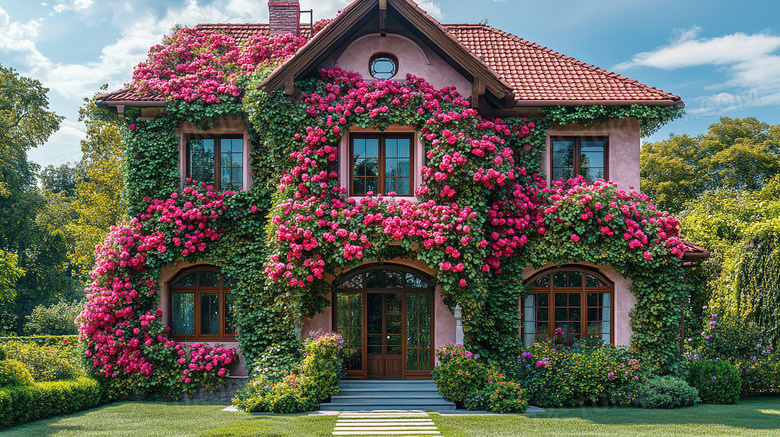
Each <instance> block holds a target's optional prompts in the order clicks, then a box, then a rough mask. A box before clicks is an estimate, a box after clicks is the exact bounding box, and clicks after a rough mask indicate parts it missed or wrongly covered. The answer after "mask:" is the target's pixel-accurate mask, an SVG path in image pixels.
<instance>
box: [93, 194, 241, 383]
mask: <svg viewBox="0 0 780 437" xmlns="http://www.w3.org/2000/svg"><path fill="white" fill-rule="evenodd" d="M231 194H232V193H231V192H226V193H224V194H222V193H216V192H214V191H213V189H212V187H210V186H205V185H201V186H200V187H198V186H187V187H185V189H184V191H183V193H182V194H179V193H173V194H171V197H170V198H169V199H167V200H165V201H162V200H152V201H149V206H148V208H147V210H146V213H145V214H141V215H139V216H138V217H136V218H134V219H133V220H131V221H130V222H129V223H128V224H124V225H118V226H115V227H112V228H111V231H110V232H109V234H108V236H107V237H106V239H105V242H104V243H103V244H102V245H99V246H98V247H97V248H96V250H95V258H96V265H95V269H94V271H93V273H92V277H93V279H94V282H93V283H92V285H91V286H90V287H89V289H88V293H89V294H88V295H87V303H86V305H85V308H84V311H82V313H81V315H80V316H79V318H80V320H81V325H80V328H79V333H80V340H81V341H83V342H86V346H87V347H86V351H85V355H86V356H87V357H89V358H91V359H92V364H93V365H94V367H95V370H96V372H95V373H96V374H97V373H99V372H100V373H102V374H103V375H104V376H106V377H109V378H110V377H117V376H120V375H122V374H129V373H140V374H141V375H144V376H151V375H152V374H153V372H154V371H155V370H156V369H155V367H156V366H169V365H170V364H169V363H170V361H174V360H175V363H176V365H178V366H179V373H180V376H181V379H182V381H183V382H184V383H185V384H189V383H191V382H193V381H196V382H197V381H200V380H201V379H202V378H203V377H204V375H207V374H210V373H211V374H213V375H218V376H225V375H227V374H228V371H227V366H229V365H230V364H231V363H233V362H235V361H236V359H237V356H236V351H235V350H234V349H225V348H222V347H213V346H209V345H205V344H200V343H198V344H190V345H185V344H184V343H181V342H176V341H172V340H170V339H169V338H168V331H169V328H165V327H163V325H162V323H161V321H160V319H161V316H162V312H161V311H160V310H159V309H154V310H145V309H146V308H154V307H156V303H157V281H156V280H154V278H150V277H149V276H150V275H149V272H150V268H151V267H153V266H155V265H159V264H160V263H161V262H162V259H163V257H166V259H168V258H170V257H173V258H174V259H176V258H178V259H182V260H187V259H188V257H190V256H197V255H198V254H199V253H201V252H204V251H205V250H206V249H207V248H208V246H209V244H211V243H212V242H216V241H218V240H219V239H220V228H219V227H218V226H217V225H216V223H218V222H219V219H220V216H221V215H222V214H223V213H224V211H225V204H224V199H225V196H229V195H231Z"/></svg>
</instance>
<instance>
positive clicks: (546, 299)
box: [536, 293, 549, 307]
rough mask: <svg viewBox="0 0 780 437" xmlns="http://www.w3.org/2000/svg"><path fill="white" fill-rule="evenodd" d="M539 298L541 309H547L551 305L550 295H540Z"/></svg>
mask: <svg viewBox="0 0 780 437" xmlns="http://www.w3.org/2000/svg"><path fill="white" fill-rule="evenodd" d="M536 296H537V298H538V299H539V306H540V307H546V306H547V305H548V303H549V295H548V294H546V293H538V294H537V295H536Z"/></svg>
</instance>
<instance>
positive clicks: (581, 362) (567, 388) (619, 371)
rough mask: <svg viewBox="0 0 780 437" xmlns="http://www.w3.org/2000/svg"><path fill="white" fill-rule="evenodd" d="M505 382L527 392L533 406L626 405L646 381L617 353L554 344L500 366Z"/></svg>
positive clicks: (639, 370)
mask: <svg viewBox="0 0 780 437" xmlns="http://www.w3.org/2000/svg"><path fill="white" fill-rule="evenodd" d="M500 367H501V369H502V371H504V372H505V373H506V376H507V378H509V379H510V380H512V381H515V382H517V383H519V384H520V385H521V386H522V387H524V388H526V389H527V393H526V396H527V399H528V400H529V401H530V402H531V403H532V404H534V405H540V406H563V405H583V404H585V403H606V404H617V405H622V404H627V403H628V402H629V400H630V399H631V397H632V395H633V388H634V386H635V385H636V384H637V383H638V382H640V381H643V380H644V379H645V372H644V371H643V369H642V366H641V365H640V364H639V362H638V361H637V360H636V359H634V358H629V357H627V356H626V354H625V353H624V352H622V351H620V350H618V349H615V348H611V347H602V348H583V349H580V350H578V351H570V350H568V349H566V348H560V347H556V345H555V343H554V341H550V342H548V343H543V344H535V345H534V346H533V347H531V348H529V349H528V350H526V351H524V352H523V353H522V354H521V355H520V356H518V357H517V359H516V360H513V361H512V362H506V363H503V362H502V363H500Z"/></svg>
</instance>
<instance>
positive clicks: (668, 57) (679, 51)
mask: <svg viewBox="0 0 780 437" xmlns="http://www.w3.org/2000/svg"><path fill="white" fill-rule="evenodd" d="M700 31H701V28H700V27H698V26H694V27H693V28H691V29H684V30H678V31H677V33H678V37H677V38H676V39H675V40H674V41H672V42H671V44H669V45H666V46H663V47H659V48H657V49H655V50H653V51H650V52H643V53H638V54H636V55H634V57H633V58H632V59H631V60H630V61H628V62H624V63H622V64H618V65H616V66H615V67H614V68H615V69H628V68H632V67H655V68H662V69H665V70H672V69H675V68H681V67H693V66H697V65H728V64H735V63H740V62H749V61H753V60H755V59H757V58H760V57H763V56H767V55H769V54H770V53H772V52H774V51H775V50H777V49H778V48H780V37H778V36H773V35H769V34H768V33H756V34H753V35H747V34H744V33H741V32H737V33H734V34H731V35H725V36H720V37H715V38H709V39H708V38H697V37H698V35H699V33H700Z"/></svg>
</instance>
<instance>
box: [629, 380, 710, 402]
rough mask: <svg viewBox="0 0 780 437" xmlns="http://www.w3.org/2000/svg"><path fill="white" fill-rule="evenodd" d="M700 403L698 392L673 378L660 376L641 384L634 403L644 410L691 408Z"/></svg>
mask: <svg viewBox="0 0 780 437" xmlns="http://www.w3.org/2000/svg"><path fill="white" fill-rule="evenodd" d="M699 401H700V399H699V391H698V390H696V389H695V388H693V387H691V386H690V385H688V383H687V382H685V381H683V380H682V379H680V378H675V377H672V376H660V377H656V378H653V379H648V380H647V381H645V382H643V383H641V384H639V386H638V387H637V390H636V397H635V398H634V403H635V404H636V405H638V406H640V407H642V408H667V409H668V408H678V407H689V406H691V405H694V404H696V403H697V402H699Z"/></svg>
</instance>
